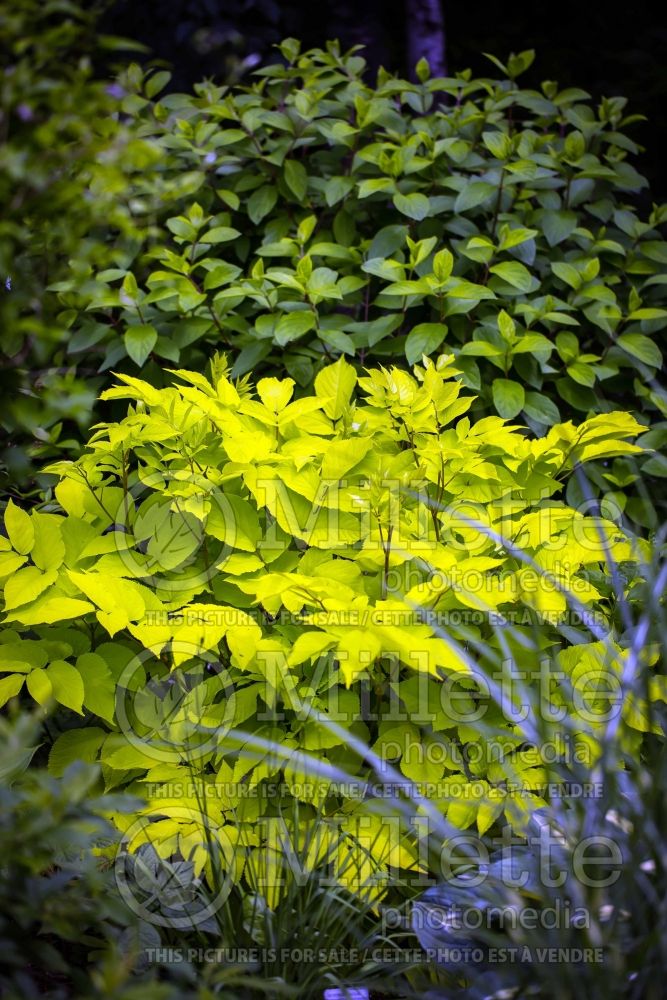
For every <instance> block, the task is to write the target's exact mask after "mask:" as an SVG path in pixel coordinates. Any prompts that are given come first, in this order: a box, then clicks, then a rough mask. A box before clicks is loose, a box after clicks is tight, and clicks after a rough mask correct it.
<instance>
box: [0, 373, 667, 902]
mask: <svg viewBox="0 0 667 1000" xmlns="http://www.w3.org/2000/svg"><path fill="white" fill-rule="evenodd" d="M173 374H174V376H175V377H176V379H177V380H178V381H177V383H176V384H175V385H173V386H170V387H167V388H163V389H157V388H155V387H153V386H151V385H150V384H149V383H147V382H144V381H141V380H139V379H136V378H133V377H131V376H122V378H121V383H122V384H121V385H120V386H119V387H117V388H113V389H110V390H108V391H107V393H106V396H107V398H112V399H129V400H130V402H131V405H130V408H129V411H128V413H127V416H126V417H124V418H123V419H122V420H120V421H119V422H117V423H107V424H101V425H100V426H99V427H98V428H97V430H96V432H95V433H94V435H93V437H92V439H91V442H90V444H89V446H88V448H87V450H86V452H85V454H84V455H83V456H82V457H81V459H80V460H78V461H77V462H75V463H68V462H61V463H58V464H57V465H55V466H53V467H52V470H51V471H53V472H57V473H59V474H60V477H61V478H60V482H59V483H58V485H57V486H56V488H55V497H56V499H57V504H58V505H59V506H56V504H55V503H54V504H51V505H46V504H45V505H44V506H43V508H42V509H40V510H33V511H31V512H30V513H28V512H27V511H25V510H23V509H22V508H21V507H19V506H16V505H15V504H13V503H11V504H10V505H9V506H8V507H7V511H6V514H5V527H6V531H7V538H6V539H3V540H0V544H2V549H3V551H2V554H1V559H2V562H1V572H2V579H3V583H4V587H3V592H4V624H3V630H2V634H1V643H2V644H1V645H0V668H1V669H2V671H3V678H2V680H0V697H1V700H2V702H6V701H7V700H8V699H10V698H12V697H15V696H17V695H21V697H24V695H25V693H26V692H27V694H28V695H30V696H31V697H32V698H33V699H35V701H37V702H38V703H39V704H40V705H44V706H46V705H48V704H50V703H51V702H52V701H55V702H56V703H59V704H60V705H61V706H63V707H64V709H67V710H68V711H67V713H64V714H63V718H65V719H66V731H64V732H63V733H62V735H60V736H59V738H58V739H57V740H56V742H55V744H54V746H53V748H52V750H51V755H50V767H51V770H52V771H53V772H54V773H55V774H60V773H61V772H62V770H63V769H64V768H65V767H66V766H67V765H68V763H69V762H70V761H72V760H75V759H83V760H86V761H91V762H92V761H99V762H101V765H102V773H103V776H104V780H105V783H106V786H107V787H108V788H113V787H117V786H127V787H128V788H129V789H131V790H132V791H135V792H140V793H141V792H143V793H145V794H146V798H147V806H146V813H145V815H146V817H148V818H151V819H156V818H158V817H159V818H158V821H157V822H151V823H148V824H145V825H144V826H142V827H141V828H140V829H138V832H137V833H136V836H135V835H134V834H132V836H131V841H132V845H133V846H136V845H137V844H139V843H140V842H141V841H142V839H146V838H148V839H150V840H152V841H153V842H154V844H155V846H156V848H157V850H158V851H159V852H161V853H162V854H163V855H165V856H171V855H173V854H175V853H176V851H177V850H180V851H181V854H182V855H184V856H185V857H187V856H188V855H189V853H192V852H194V856H195V859H196V863H197V865H198V866H199V867H201V866H202V865H204V864H205V863H206V851H205V849H204V848H203V847H202V836H201V823H202V822H203V820H202V819H201V815H200V814H201V809H202V803H203V804H204V805H205V807H206V809H205V812H206V822H207V823H208V824H209V827H210V824H213V827H214V829H215V831H216V832H215V836H216V837H219V838H220V840H221V843H222V845H223V854H224V857H225V861H224V864H225V865H226V866H227V868H229V869H230V871H231V872H232V875H233V878H234V879H235V880H236V881H240V882H242V883H243V884H244V885H246V886H248V887H251V888H254V889H256V890H257V889H259V890H260V891H262V890H264V891H265V892H266V894H267V896H268V898H269V903H270V905H272V906H273V905H274V904H275V903H276V899H277V897H278V896H279V895H280V891H281V889H280V886H279V885H278V886H276V885H273V887H272V888H267V887H266V886H265V881H266V879H269V881H270V869H271V859H272V858H274V859H275V861H276V864H277V863H278V857H279V856H280V851H279V850H278V848H277V847H276V846H275V843H276V842H275V840H273V841H272V840H271V837H272V836H275V831H274V832H273V833H271V829H270V823H268V827H267V822H268V821H269V820H271V819H272V818H273V820H274V822H277V821H278V818H279V816H282V814H283V807H284V805H285V803H288V802H289V800H290V798H294V799H297V800H298V801H299V802H300V804H301V809H300V811H299V816H300V821H301V822H302V823H304V824H305V825H306V826H307V824H308V815H309V810H310V812H311V813H312V815H313V817H315V816H317V815H321V814H322V813H324V815H325V816H326V817H327V820H328V821H330V823H331V824H338V834H340V831H341V830H342V832H343V834H344V836H343V837H342V838H340V836H339V837H338V840H336V844H337V845H338V846H337V848H336V864H335V866H334V867H335V878H336V879H337V880H338V881H340V882H343V883H345V884H346V885H348V886H351V887H353V888H358V887H359V886H360V885H361V884H364V883H367V882H368V881H369V880H370V879H372V878H373V877H374V876H378V873H382V871H383V870H384V869H385V868H386V867H387V866H392V867H395V866H398V867H400V868H408V869H409V868H416V867H418V866H419V865H420V861H419V859H418V857H417V854H416V847H415V844H414V843H411V842H410V841H409V840H404V839H401V841H400V843H399V842H397V841H396V839H395V838H392V837H391V836H389V833H388V832H387V829H386V828H385V826H384V825H383V818H382V815H381V814H379V813H378V812H377V808H371V805H370V803H368V802H366V801H365V800H362V799H360V798H359V796H356V797H355V795H354V794H352V793H351V792H350V793H348V794H346V793H345V790H344V789H342V788H341V786H340V785H336V783H335V782H333V783H332V774H333V771H331V767H333V768H338V769H342V771H344V772H345V773H346V774H348V775H351V776H352V777H353V778H354V777H361V778H364V777H368V776H369V775H371V773H372V772H369V770H368V766H367V765H366V764H363V763H362V762H361V760H360V758H359V757H358V756H357V755H356V754H355V753H354V752H353V748H352V747H351V744H352V743H353V742H354V739H355V738H359V739H361V740H362V741H363V742H364V744H367V745H369V746H371V747H372V748H373V749H374V750H375V752H376V753H377V754H378V755H379V757H380V759H381V761H382V762H383V763H384V764H387V763H392V762H393V763H394V764H396V765H397V766H398V767H399V768H400V773H402V775H403V776H405V778H407V779H409V780H410V781H414V782H415V783H416V787H417V788H421V789H422V791H423V792H424V793H425V794H426V796H427V798H430V799H431V800H432V802H433V804H434V806H435V807H436V809H437V810H438V811H439V812H440V813H441V814H443V815H446V817H447V820H448V821H449V822H450V823H451V824H453V825H454V826H455V827H459V828H466V827H469V826H470V825H471V824H474V823H476V824H477V827H478V829H479V830H480V831H482V832H483V831H485V830H486V829H487V828H488V827H489V826H490V824H492V823H493V822H494V820H495V819H496V818H497V817H499V816H500V815H501V814H502V813H503V812H504V813H505V814H506V815H507V816H508V818H510V819H511V821H513V822H514V823H515V824H516V825H517V826H518V827H519V828H520V827H521V824H522V822H523V819H524V818H525V816H526V814H527V813H529V812H530V810H531V809H532V808H533V807H534V806H535V805H539V804H540V803H542V802H543V799H542V798H541V796H540V794H539V788H540V786H541V785H542V784H543V782H544V780H545V778H546V777H547V776H548V774H549V761H548V760H547V759H546V758H545V759H543V757H544V755H542V753H541V747H540V746H539V745H537V746H536V745H533V746H532V748H529V741H528V742H527V740H526V737H525V734H524V731H523V728H522V725H521V724H519V723H515V722H514V721H512V715H511V713H509V714H508V713H507V712H501V711H500V707H499V706H498V704H497V699H496V698H495V695H494V693H493V692H492V691H490V689H489V688H488V687H486V686H485V677H486V676H487V674H488V676H489V677H490V676H491V675H492V674H494V671H495V674H496V676H497V671H498V669H499V668H498V664H499V663H501V664H505V665H507V663H508V662H513V663H514V664H515V666H516V667H517V669H520V670H521V671H523V672H524V677H526V678H528V680H527V684H528V686H529V687H530V685H531V684H534V685H537V683H538V679H539V678H540V677H541V676H542V673H541V672H542V671H543V669H544V668H545V663H546V668H547V669H548V666H549V659H550V657H551V658H552V659H553V658H554V657H555V659H556V661H557V663H558V667H559V671H560V673H559V677H560V678H561V679H560V680H558V682H557V680H556V678H554V679H553V680H550V679H549V676H548V675H547V676H546V691H547V693H548V694H549V698H550V700H551V701H552V702H553V703H554V704H555V705H564V706H565V708H566V710H567V711H566V718H565V720H561V721H559V722H554V738H556V736H557V735H558V734H559V733H561V735H562V734H563V733H571V734H573V735H574V738H575V742H576V746H577V747H578V748H579V749H580V750H581V752H582V753H586V754H588V755H589V759H590V760H591V761H592V760H595V759H596V757H597V754H598V753H599V751H600V733H601V732H602V729H603V728H604V725H605V724H606V723H605V719H606V718H607V716H606V715H605V714H604V712H605V710H606V709H608V708H609V701H610V698H613V691H614V688H613V684H611V680H613V679H614V678H616V679H617V680H618V675H619V674H620V672H621V671H622V670H623V665H624V663H625V661H626V659H627V652H626V651H624V649H623V648H622V646H621V644H620V641H619V640H620V639H621V635H622V628H623V625H622V623H619V622H618V621H617V620H616V612H615V602H614V600H613V595H612V589H611V584H610V582H609V579H608V572H607V571H606V569H605V564H606V562H607V561H608V560H611V561H613V563H614V564H615V565H618V566H621V567H622V570H623V574H624V578H625V579H626V580H627V581H628V588H630V587H631V585H632V582H633V581H635V580H638V579H639V578H640V576H641V561H642V558H643V554H644V549H645V543H639V542H638V541H636V540H633V539H631V538H630V537H627V536H626V535H625V534H624V533H623V532H622V531H621V530H620V529H619V528H618V526H617V525H615V524H614V523H612V522H610V521H607V520H604V519H602V518H595V517H592V516H587V515H586V514H584V513H581V512H578V511H576V510H574V509H572V508H570V507H568V506H567V505H565V504H564V503H563V501H562V499H560V496H559V495H560V494H561V492H562V489H563V486H564V483H565V481H566V479H567V477H568V475H569V474H570V472H571V470H572V469H573V467H575V466H577V465H580V464H585V463H587V462H590V461H592V460H605V461H607V460H609V459H612V458H614V457H615V456H626V455H632V454H633V453H635V452H636V451H637V450H638V449H637V446H636V445H634V444H632V443H631V439H632V438H634V437H635V436H636V435H637V434H639V433H640V432H641V430H642V426H641V425H640V424H639V423H637V421H636V420H635V419H634V418H633V417H632V416H630V415H628V414H625V413H621V412H615V413H611V414H609V415H607V414H605V415H598V416H596V417H593V418H592V419H590V420H586V421H584V422H583V423H581V424H580V425H578V426H575V425H574V424H572V423H563V424H557V425H556V426H554V427H553V428H552V429H551V430H550V431H549V433H548V434H547V435H546V436H543V437H537V438H534V437H530V436H528V435H527V434H526V433H525V432H524V431H523V430H522V429H521V428H519V427H517V426H513V425H511V424H508V423H507V422H506V421H504V420H503V419H502V418H501V417H498V416H490V417H486V418H484V419H481V420H478V421H476V422H474V421H471V419H470V418H469V417H468V416H466V415H465V414H466V411H468V410H469V408H470V407H471V405H472V403H473V397H472V396H470V395H467V394H466V393H465V391H464V387H463V385H462V383H461V381H460V379H459V378H458V375H459V372H458V370H457V369H456V367H455V366H454V361H453V358H452V357H451V356H448V355H442V356H440V357H439V359H438V361H437V363H436V364H434V363H433V362H430V361H428V359H424V362H423V366H417V367H415V369H414V375H410V374H408V373H406V372H405V371H402V370H400V369H398V368H391V369H383V368H380V369H372V370H369V371H368V372H367V374H366V375H365V376H364V377H362V378H358V376H357V374H356V372H355V370H354V368H353V367H352V366H351V365H349V364H348V363H347V362H346V361H345V360H344V359H342V358H341V359H339V360H338V361H337V362H336V363H335V364H332V365H330V366H328V367H326V368H324V369H323V370H321V371H320V372H319V373H318V375H317V377H316V379H315V388H314V394H313V395H309V396H305V397H304V398H301V399H294V398H293V396H294V383H293V381H292V380H291V379H289V378H286V379H282V380H279V379H275V378H264V379H260V380H259V381H258V382H257V385H256V389H255V390H253V389H252V388H251V387H250V385H249V384H247V381H246V380H242V381H237V382H236V383H234V382H233V381H231V380H230V378H229V377H228V376H229V372H228V371H227V370H225V368H224V365H223V364H221V363H217V364H216V365H215V366H214V370H213V375H212V378H211V379H210V380H209V379H207V378H205V377H204V376H202V375H200V374H197V373H192V372H188V371H184V370H179V371H177V372H174V373H173ZM572 602H574V604H573V605H572ZM568 604H571V605H572V606H574V607H575V608H577V609H582V608H583V609H585V610H587V611H588V612H590V613H591V616H592V618H594V620H595V624H591V623H590V622H589V625H588V627H587V625H586V624H585V623H584V624H582V625H580V626H579V627H575V626H573V625H572V622H571V620H569V621H568V622H566V623H565V626H563V625H562V623H563V621H564V619H565V615H566V611H567V608H568ZM496 613H502V614H503V615H505V616H508V617H511V620H512V622H513V624H512V626H511V627H510V628H509V631H508V632H506V634H503V636H502V639H501V638H499V636H498V634H497V630H495V629H494V628H493V627H492V622H491V620H490V619H491V616H492V614H496ZM533 624H537V625H539V629H533V627H532V626H533ZM610 678H611V680H610ZM591 679H592V681H593V683H592V684H591ZM542 680H544V677H542ZM610 685H611V687H610ZM610 690H611V694H610ZM591 692H592V693H591ZM577 695H578V696H579V697H576V696H577ZM664 695H665V691H664V689H663V688H661V687H660V682H659V681H656V684H655V686H654V687H652V688H651V696H652V697H664ZM582 699H583V700H582ZM587 699H588V700H587ZM589 702H590V706H591V707H590V708H589V709H587V706H588V704H589ZM480 705H482V706H484V707H485V708H486V710H487V714H486V717H485V720H484V723H483V724H482V723H481V722H478V721H472V722H471V721H469V720H470V719H471V718H472V716H471V714H470V713H471V712H472V710H473V709H474V708H479V706H480ZM617 707H618V708H619V711H620V710H621V706H617ZM646 711H647V706H646V704H645V703H643V702H641V701H633V702H628V703H625V704H624V705H623V706H622V718H621V720H620V734H621V740H622V745H623V746H624V747H626V748H627V749H628V750H630V751H633V752H634V751H636V750H637V748H638V746H639V743H640V741H641V738H642V732H643V731H645V730H646V728H647V726H648V725H649V723H648V722H647V715H646ZM477 718H478V716H475V719H477ZM235 730H240V731H242V733H240V732H235ZM494 733H495V734H496V738H497V737H498V734H500V735H501V736H502V742H503V749H502V752H500V753H499V754H494V752H492V751H493V747H492V736H493V734H494ZM259 738H261V739H264V740H265V741H267V742H266V745H267V747H268V748H269V749H267V750H266V751H265V752H263V753H259V754H257V753H255V754H254V755H253V754H249V753H246V751H245V750H244V747H246V746H248V745H250V744H253V740H254V741H255V744H253V745H256V741H257V740H258V739H259ZM271 747H275V751H274V750H271V749H270V748H271ZM424 748H427V749H429V748H430V751H432V753H431V755H430V756H429V757H427V758H426V759H425V758H424V754H423V751H424ZM473 751H474V752H473ZM479 751H481V753H480V752H479ZM487 751H488V752H487ZM307 754H312V755H313V756H314V757H316V758H317V761H318V765H319V771H318V770H317V768H315V769H314V768H313V767H311V765H310V764H309V762H308V760H307V759H306V757H305V756H304V755H307ZM326 765H330V769H329V770H327V769H326ZM387 773H388V772H387ZM517 773H518V774H520V775H521V778H522V782H523V786H524V788H523V791H521V792H518V791H517V790H516V788H513V786H512V782H511V778H512V775H516V774H517ZM382 777H383V776H382V775H380V778H382ZM384 777H386V774H385V775H384ZM188 782H189V783H188ZM276 782H284V784H283V785H280V786H278V787H280V788H281V789H282V793H281V794H280V795H279V796H278V797H277V798H276V793H275V787H276ZM272 785H273V789H274V790H273V792H270V791H268V790H270V788H271V786H272ZM525 787H528V788H529V789H534V791H528V792H526V791H525ZM433 789H435V791H433ZM480 790H481V791H480ZM264 791H266V795H265V796H264V797H263V795H264ZM473 791H474V793H473ZM376 805H377V803H376ZM186 807H187V808H186ZM287 812H288V814H289V810H287ZM198 816H199V817H200V819H198V818H197V817H198ZM117 821H118V823H119V824H121V825H122V824H123V822H125V823H127V820H125V821H123V819H122V817H118V818H117ZM281 822H284V820H282V819H281ZM323 828H324V829H325V830H327V829H329V827H328V826H327V824H324V827H323ZM292 835H293V836H294V838H295V839H296V840H297V841H298V840H299V837H300V836H301V834H300V833H299V832H298V831H297V830H292ZM272 844H273V845H274V846H273V847H272V846H271V845H272ZM197 845H199V846H197ZM321 850H322V851H323V852H326V850H327V844H326V837H324V843H323V845H322V848H321ZM317 857H318V853H317V849H314V851H313V857H312V859H311V860H312V863H313V864H315V863H316V861H317ZM262 866H263V867H262ZM267 872H268V874H267ZM376 891H381V888H380V889H377V890H376Z"/></svg>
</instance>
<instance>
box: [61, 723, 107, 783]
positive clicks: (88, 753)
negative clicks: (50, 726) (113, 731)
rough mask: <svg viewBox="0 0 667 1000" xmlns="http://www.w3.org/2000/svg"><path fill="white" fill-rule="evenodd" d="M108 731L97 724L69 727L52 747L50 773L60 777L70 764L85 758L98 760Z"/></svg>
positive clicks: (88, 762) (91, 761) (91, 762)
mask: <svg viewBox="0 0 667 1000" xmlns="http://www.w3.org/2000/svg"><path fill="white" fill-rule="evenodd" d="M106 737H107V733H105V732H104V730H103V729H99V728H98V727H97V726H87V727H86V728H85V729H68V730H67V731H66V732H64V733H62V734H61V735H60V736H59V737H58V739H57V740H56V741H55V743H54V744H53V746H52V747H51V752H50V753H49V764H48V768H49V774H52V775H53V776H54V777H55V778H60V777H61V776H62V775H63V773H64V772H65V771H66V770H67V768H68V767H69V765H70V764H73V763H74V762H75V761H77V760H83V761H85V762H86V763H87V764H93V763H95V761H96V760H97V757H98V754H99V750H100V747H101V746H102V743H103V742H104V740H105V739H106Z"/></svg>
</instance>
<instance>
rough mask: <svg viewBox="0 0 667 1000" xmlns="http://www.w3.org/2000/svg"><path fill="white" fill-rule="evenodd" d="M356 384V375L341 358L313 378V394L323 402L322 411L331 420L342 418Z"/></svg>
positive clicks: (350, 366)
mask: <svg viewBox="0 0 667 1000" xmlns="http://www.w3.org/2000/svg"><path fill="white" fill-rule="evenodd" d="M356 384H357V373H356V372H355V370H354V368H353V367H352V365H349V364H348V363H347V361H346V360H345V359H344V358H342V357H341V358H339V359H338V361H337V362H336V363H335V364H334V365H329V366H328V367H327V368H323V369H322V371H321V372H318V374H317V375H316V376H315V393H316V395H317V396H318V397H319V399H322V400H324V404H323V407H322V409H323V410H324V412H325V413H326V415H327V416H328V417H330V418H331V420H339V419H340V417H342V415H343V413H344V411H345V409H346V407H347V405H348V403H349V401H350V397H351V395H352V393H353V392H354V388H355V386H356Z"/></svg>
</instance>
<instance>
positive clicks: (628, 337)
mask: <svg viewBox="0 0 667 1000" xmlns="http://www.w3.org/2000/svg"><path fill="white" fill-rule="evenodd" d="M616 343H617V345H618V346H619V347H622V348H623V350H624V351H627V353H628V354H631V355H632V357H633V358H637V359H638V360H639V361H643V362H644V364H645V365H650V366H651V368H661V367H662V354H661V353H660V349H659V348H658V347H657V346H656V344H654V343H653V341H652V340H651V339H650V338H649V337H646V336H645V335H644V334H643V333H622V334H621V335H620V337H619V338H618V339H617V341H616Z"/></svg>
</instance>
